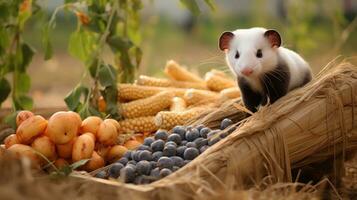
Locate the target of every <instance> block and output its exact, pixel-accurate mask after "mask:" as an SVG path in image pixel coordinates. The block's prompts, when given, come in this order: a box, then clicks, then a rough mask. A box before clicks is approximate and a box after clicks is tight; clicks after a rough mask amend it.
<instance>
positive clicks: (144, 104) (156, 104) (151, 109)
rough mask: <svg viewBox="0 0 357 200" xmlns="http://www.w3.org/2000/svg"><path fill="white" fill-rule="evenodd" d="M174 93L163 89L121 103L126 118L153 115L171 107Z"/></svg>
mask: <svg viewBox="0 0 357 200" xmlns="http://www.w3.org/2000/svg"><path fill="white" fill-rule="evenodd" d="M173 97H174V93H173V92H170V91H163V92H160V93H158V94H156V95H154V96H151V97H148V98H145V99H139V100H135V101H131V102H129V103H123V104H121V111H122V115H123V117H124V118H136V117H144V116H153V115H156V114H157V113H158V112H160V111H162V110H164V109H166V108H169V107H170V105H171V99H172V98H173Z"/></svg>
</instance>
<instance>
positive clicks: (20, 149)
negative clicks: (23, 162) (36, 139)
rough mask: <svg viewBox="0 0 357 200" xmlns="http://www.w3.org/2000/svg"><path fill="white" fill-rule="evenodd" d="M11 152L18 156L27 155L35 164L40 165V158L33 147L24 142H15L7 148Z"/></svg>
mask: <svg viewBox="0 0 357 200" xmlns="http://www.w3.org/2000/svg"><path fill="white" fill-rule="evenodd" d="M7 150H8V151H9V152H10V153H13V154H14V155H15V156H16V157H18V158H20V157H25V158H28V159H30V161H31V162H32V164H33V165H34V166H39V163H40V159H39V157H38V155H37V154H36V153H35V151H34V150H33V149H32V147H30V146H27V145H24V144H14V145H12V146H11V147H10V148H8V149H7Z"/></svg>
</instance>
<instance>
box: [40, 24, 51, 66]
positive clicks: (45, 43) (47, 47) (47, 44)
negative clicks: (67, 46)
mask: <svg viewBox="0 0 357 200" xmlns="http://www.w3.org/2000/svg"><path fill="white" fill-rule="evenodd" d="M49 32H50V26H49V25H46V26H45V27H44V28H43V29H42V48H43V50H44V53H45V55H44V59H45V60H49V59H50V58H51V57H52V55H53V47H52V44H51V41H50V35H49Z"/></svg>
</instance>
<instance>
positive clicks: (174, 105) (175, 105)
mask: <svg viewBox="0 0 357 200" xmlns="http://www.w3.org/2000/svg"><path fill="white" fill-rule="evenodd" d="M171 101H172V102H171V106H170V111H176V112H181V111H184V110H185V109H186V107H187V105H186V101H185V100H184V99H183V98H180V97H174V98H172V100H171Z"/></svg>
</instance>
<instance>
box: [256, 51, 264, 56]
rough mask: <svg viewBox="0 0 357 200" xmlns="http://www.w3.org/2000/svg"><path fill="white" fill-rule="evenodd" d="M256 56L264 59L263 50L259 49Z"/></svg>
mask: <svg viewBox="0 0 357 200" xmlns="http://www.w3.org/2000/svg"><path fill="white" fill-rule="evenodd" d="M256 56H257V57H258V58H261V57H263V53H262V50H261V49H258V51H257V54H256Z"/></svg>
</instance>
